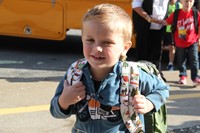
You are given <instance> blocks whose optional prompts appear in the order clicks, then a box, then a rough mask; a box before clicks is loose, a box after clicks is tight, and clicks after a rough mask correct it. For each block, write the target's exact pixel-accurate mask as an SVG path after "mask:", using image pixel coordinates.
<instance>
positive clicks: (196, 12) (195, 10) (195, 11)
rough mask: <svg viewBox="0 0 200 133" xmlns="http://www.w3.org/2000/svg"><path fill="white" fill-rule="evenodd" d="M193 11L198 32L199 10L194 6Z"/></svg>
mask: <svg viewBox="0 0 200 133" xmlns="http://www.w3.org/2000/svg"><path fill="white" fill-rule="evenodd" d="M192 11H193V17H194V26H195V32H196V34H198V28H199V25H198V10H197V9H196V8H192Z"/></svg>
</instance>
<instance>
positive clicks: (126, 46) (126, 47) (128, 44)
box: [122, 41, 132, 55]
mask: <svg viewBox="0 0 200 133" xmlns="http://www.w3.org/2000/svg"><path fill="white" fill-rule="evenodd" d="M131 46H132V42H131V41H128V42H126V44H124V50H123V52H122V55H126V53H127V52H128V50H129V49H130V48H131Z"/></svg>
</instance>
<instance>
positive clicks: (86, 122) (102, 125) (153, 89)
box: [50, 62, 169, 133]
mask: <svg viewBox="0 0 200 133" xmlns="http://www.w3.org/2000/svg"><path fill="white" fill-rule="evenodd" d="M82 70H83V75H82V78H81V80H82V81H83V83H84V84H85V86H86V92H87V95H90V96H91V98H93V99H95V100H97V101H98V102H99V103H100V108H102V109H103V108H104V109H103V111H101V110H100V111H98V110H94V112H95V111H97V112H100V113H101V112H103V113H104V112H106V111H105V110H106V108H107V109H108V108H111V107H119V106H120V96H119V93H120V81H121V63H120V62H118V63H117V64H116V65H115V66H114V68H113V71H112V72H111V73H109V74H108V75H107V76H106V77H105V79H104V80H103V81H101V83H100V85H99V89H98V91H95V88H94V82H93V79H92V76H91V73H90V71H89V67H88V64H86V65H85V66H84V67H83V69H82ZM139 73H140V75H139V76H140V81H139V84H140V85H139V87H140V88H139V90H140V92H141V94H142V95H145V96H146V98H147V99H149V100H150V101H151V102H152V103H153V104H154V107H155V109H154V110H153V111H156V110H159V108H160V106H161V105H163V104H164V103H165V102H166V98H167V97H169V86H167V85H166V84H165V83H164V82H160V80H159V79H158V78H157V77H156V76H155V75H150V74H147V73H146V72H144V71H143V70H141V69H139ZM65 77H66V76H65ZM65 77H64V78H63V79H62V80H61V82H60V84H59V85H58V87H57V90H56V93H55V96H54V97H53V99H52V100H51V107H50V112H51V114H52V116H54V117H56V118H68V117H70V116H71V115H72V114H75V115H76V118H77V119H76V122H75V124H74V127H73V129H72V133H77V132H79V133H86V132H87V133H125V132H128V131H127V129H126V126H125V125H124V123H123V120H122V118H121V114H120V111H119V110H114V111H110V110H109V111H108V112H109V113H107V115H104V114H103V115H102V116H100V117H98V118H95V119H94V118H93V119H92V118H91V117H90V114H91V112H89V111H88V105H87V104H86V103H87V100H86V99H85V100H82V101H80V102H78V103H77V104H75V105H71V106H70V107H69V108H68V110H62V109H61V108H60V107H59V104H58V98H59V96H60V95H61V93H62V90H63V82H64V80H65ZM84 105H87V106H86V107H85V108H84V109H83V111H82V112H81V113H79V110H80V109H82V107H83V106H84ZM105 107H106V108H105ZM105 114H106V113H105ZM139 116H140V119H141V121H142V123H143V125H144V118H143V115H142V114H139Z"/></svg>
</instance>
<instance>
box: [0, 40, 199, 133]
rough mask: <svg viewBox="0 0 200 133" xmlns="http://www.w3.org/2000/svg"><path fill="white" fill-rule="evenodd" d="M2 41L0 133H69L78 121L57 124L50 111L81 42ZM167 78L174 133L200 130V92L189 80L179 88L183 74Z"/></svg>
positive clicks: (171, 75) (170, 121)
mask: <svg viewBox="0 0 200 133" xmlns="http://www.w3.org/2000/svg"><path fill="white" fill-rule="evenodd" d="M10 40H12V41H10ZM0 41H1V46H0V89H1V91H0V133H63V132H70V129H71V127H72V125H73V122H74V118H73V117H72V118H70V119H67V120H62V119H54V118H52V116H51V115H50V113H49V111H48V109H49V102H50V100H51V98H52V96H53V95H54V92H55V88H56V86H57V84H58V82H59V80H60V79H61V77H62V76H63V75H64V73H65V70H66V68H67V67H68V66H69V64H70V63H71V62H72V61H74V60H76V59H78V58H81V57H82V50H81V46H80V38H79V37H78V36H69V37H68V38H67V39H66V40H65V41H62V42H55V41H41V40H39V41H38V40H31V41H30V40H26V39H25V41H24V40H23V41H21V40H18V39H16V38H14V39H10V38H5V37H3V38H2V37H1V38H0ZM15 42H16V44H13V43H15ZM40 45H42V46H40ZM72 45H73V46H72ZM47 46H48V47H47ZM163 73H164V75H165V77H166V78H167V80H168V84H169V85H170V86H171V90H170V99H169V100H168V103H167V108H168V127H169V130H172V129H180V128H185V127H191V126H195V125H200V87H197V88H192V87H191V85H192V84H191V81H190V80H189V79H188V85H186V86H181V85H178V84H177V83H176V82H177V76H178V71H173V72H168V71H163Z"/></svg>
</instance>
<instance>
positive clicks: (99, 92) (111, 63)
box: [50, 4, 169, 133]
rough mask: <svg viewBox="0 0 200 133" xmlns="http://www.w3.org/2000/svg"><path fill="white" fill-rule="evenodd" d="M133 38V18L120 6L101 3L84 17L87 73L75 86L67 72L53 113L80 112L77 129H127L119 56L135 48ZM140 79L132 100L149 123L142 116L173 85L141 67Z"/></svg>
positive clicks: (109, 132) (114, 132)
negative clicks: (121, 95) (122, 114)
mask: <svg viewBox="0 0 200 133" xmlns="http://www.w3.org/2000/svg"><path fill="white" fill-rule="evenodd" d="M131 36H132V21H131V18H130V16H129V15H128V14H127V13H126V12H125V11H124V10H122V9H121V8H120V7H118V6H115V5H112V4H101V5H97V6H95V7H94V8H92V9H90V10H89V11H88V12H87V13H86V14H85V16H84V17H83V20H82V42H83V54H84V57H85V59H86V61H87V63H86V64H85V65H84V66H83V68H82V77H81V79H80V81H78V82H77V83H74V84H72V85H70V82H69V79H66V77H67V78H69V77H68V76H67V74H66V75H65V76H64V78H63V79H62V80H61V82H60V84H59V85H58V87H57V90H56V93H55V96H54V97H53V99H52V100H51V107H50V112H51V114H52V115H53V116H54V117H56V118H68V117H70V116H71V115H72V114H75V115H76V122H75V125H74V127H73V129H72V132H73V133H76V132H81V133H86V132H87V133H119V132H120V133H125V132H127V128H126V126H125V124H124V122H123V120H122V116H121V113H120V104H121V103H120V86H121V72H122V70H121V69H122V61H120V58H121V57H125V56H126V53H127V52H128V50H129V49H130V47H131ZM68 71H71V69H70V68H69V69H68ZM77 74H78V73H77ZM139 77H140V81H139V84H140V85H139V91H140V92H141V94H142V95H140V94H138V95H135V96H134V98H133V99H132V104H133V105H134V111H136V112H138V113H140V115H139V116H140V119H141V121H142V123H143V124H144V120H143V115H142V114H145V113H147V112H150V111H156V110H158V109H159V108H160V106H161V105H163V104H164V103H165V102H166V98H167V97H168V96H169V86H167V85H166V84H165V83H164V82H162V81H161V80H159V79H158V78H157V77H156V76H155V75H149V74H147V73H146V72H144V71H142V70H141V69H139ZM143 129H144V127H143Z"/></svg>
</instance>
